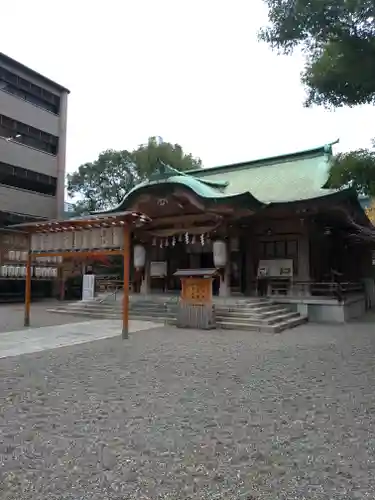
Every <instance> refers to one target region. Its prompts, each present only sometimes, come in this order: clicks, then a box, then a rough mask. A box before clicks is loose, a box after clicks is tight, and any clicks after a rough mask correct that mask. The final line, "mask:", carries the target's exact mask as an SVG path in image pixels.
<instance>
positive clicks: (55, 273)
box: [51, 267, 57, 278]
mask: <svg viewBox="0 0 375 500" xmlns="http://www.w3.org/2000/svg"><path fill="white" fill-rule="evenodd" d="M51 276H52V277H53V278H57V267H52V269H51Z"/></svg>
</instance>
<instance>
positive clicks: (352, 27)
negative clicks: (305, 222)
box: [259, 0, 375, 196]
mask: <svg viewBox="0 0 375 500" xmlns="http://www.w3.org/2000/svg"><path fill="white" fill-rule="evenodd" d="M264 2H265V4H266V5H267V7H268V21H269V24H268V26H266V27H264V28H263V29H262V30H261V31H260V33H259V37H260V39H261V40H263V41H265V42H267V43H268V44H269V45H270V46H271V47H272V48H273V49H276V50H279V51H280V52H283V53H286V54H289V53H291V52H292V51H293V50H294V49H296V48H297V47H298V48H301V49H302V50H303V52H304V54H305V56H306V64H305V68H304V71H303V72H302V82H303V83H304V85H305V87H306V89H307V99H306V102H305V104H306V105H307V106H310V105H312V104H317V105H323V106H326V107H333V108H335V107H339V106H355V105H358V104H374V103H375V2H374V0H264ZM348 185H352V186H354V187H355V188H356V189H357V191H358V192H359V193H361V194H366V195H370V196H375V152H374V150H373V149H371V150H368V149H360V150H357V151H352V152H350V153H343V154H339V155H337V156H336V157H335V158H334V159H333V165H332V169H331V173H330V178H329V181H328V186H330V187H336V188H339V187H342V186H348Z"/></svg>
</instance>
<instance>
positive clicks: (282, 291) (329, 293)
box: [267, 280, 364, 302]
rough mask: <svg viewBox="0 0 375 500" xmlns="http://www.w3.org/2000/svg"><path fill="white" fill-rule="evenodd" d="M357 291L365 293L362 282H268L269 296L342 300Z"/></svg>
mask: <svg viewBox="0 0 375 500" xmlns="http://www.w3.org/2000/svg"><path fill="white" fill-rule="evenodd" d="M355 293H364V286H363V284H362V283H357V282H341V283H337V282H334V281H329V282H313V281H293V282H285V281H281V280H279V281H278V280H270V281H269V282H268V284H267V296H284V297H326V298H334V299H337V300H338V301H339V302H342V301H343V300H344V298H345V297H346V296H348V295H352V294H355Z"/></svg>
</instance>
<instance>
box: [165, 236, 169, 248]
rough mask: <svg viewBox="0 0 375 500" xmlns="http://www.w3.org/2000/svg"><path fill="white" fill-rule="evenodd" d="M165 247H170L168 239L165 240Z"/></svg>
mask: <svg viewBox="0 0 375 500" xmlns="http://www.w3.org/2000/svg"><path fill="white" fill-rule="evenodd" d="M165 246H166V247H169V240H168V238H165Z"/></svg>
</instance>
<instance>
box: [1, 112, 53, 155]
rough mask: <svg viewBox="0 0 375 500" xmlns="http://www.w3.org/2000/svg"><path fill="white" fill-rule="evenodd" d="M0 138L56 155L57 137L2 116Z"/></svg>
mask: <svg viewBox="0 0 375 500" xmlns="http://www.w3.org/2000/svg"><path fill="white" fill-rule="evenodd" d="M0 137H2V138H4V139H6V140H8V141H14V142H20V143H21V144H26V145H27V146H31V147H32V148H35V149H39V150H40V151H45V152H46V153H50V154H52V155H57V150H58V142H59V139H58V137H56V136H54V135H51V134H47V133H46V132H43V131H42V130H39V129H37V128H34V127H30V126H29V125H26V124H25V123H21V122H18V121H17V120H13V119H12V118H8V117H7V116H4V115H0Z"/></svg>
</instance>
